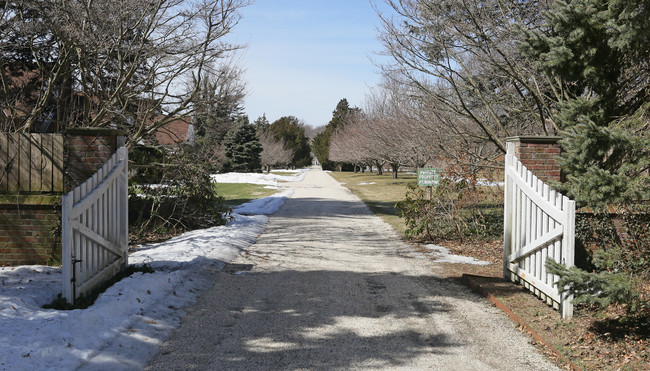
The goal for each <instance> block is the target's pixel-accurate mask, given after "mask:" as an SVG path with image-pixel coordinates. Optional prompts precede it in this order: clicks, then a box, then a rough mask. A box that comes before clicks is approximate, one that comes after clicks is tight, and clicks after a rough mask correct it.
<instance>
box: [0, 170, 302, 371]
mask: <svg viewBox="0 0 650 371" xmlns="http://www.w3.org/2000/svg"><path fill="white" fill-rule="evenodd" d="M306 171H307V170H299V171H296V172H293V173H289V172H287V174H286V175H282V176H278V175H273V174H220V175H216V176H215V180H216V181H217V182H221V183H226V182H228V183H257V184H266V185H269V186H272V187H277V188H282V185H281V183H280V182H282V181H285V182H286V181H299V180H301V179H302V178H303V177H304V175H305V173H306ZM290 196H291V190H288V189H284V190H282V191H280V192H278V193H276V194H275V195H273V196H271V197H267V198H264V199H259V200H254V201H251V202H249V203H247V204H244V205H241V206H240V207H238V208H237V209H235V210H234V214H233V215H234V220H233V221H231V222H229V223H228V224H227V225H225V226H219V227H214V228H208V229H203V230H196V231H192V232H188V233H185V234H183V235H181V236H178V237H176V238H173V239H171V240H169V241H166V242H163V243H159V244H153V245H147V246H142V247H140V248H138V249H136V251H135V252H133V253H132V254H131V255H130V256H129V263H130V264H142V263H147V264H149V265H150V266H151V267H153V268H154V269H155V272H154V273H150V274H143V273H136V274H134V275H132V276H130V277H128V278H125V279H123V280H122V281H120V282H118V283H117V284H115V285H113V286H112V287H110V288H109V289H108V290H107V291H106V292H104V293H103V294H101V295H100V297H99V298H98V299H97V301H96V302H95V303H94V304H93V305H92V306H91V307H89V308H88V309H83V310H72V311H59V310H52V309H43V308H42V306H43V305H44V304H49V303H51V302H52V301H53V300H54V299H55V298H56V297H57V294H59V293H60V292H61V276H62V274H61V269H60V268H53V267H47V266H19V267H3V268H0V282H1V285H0V370H32V371H35V370H71V369H78V368H80V369H88V370H97V369H104V370H122V369H141V368H142V367H143V366H144V365H145V364H146V362H147V361H148V360H149V359H150V358H151V357H152V356H153V355H154V354H155V353H156V351H157V350H158V347H159V346H160V344H161V342H162V341H163V340H164V339H165V338H166V337H167V336H168V334H169V333H170V331H171V330H172V329H173V328H175V327H177V326H178V325H179V323H180V319H181V318H182V316H183V315H184V312H183V308H185V307H187V306H189V305H191V304H192V303H194V302H195V301H196V299H197V297H198V295H199V294H200V293H201V292H202V291H203V290H205V289H207V288H208V287H209V286H210V285H211V284H212V283H213V281H212V279H211V277H212V275H210V274H209V273H210V272H212V271H215V270H219V269H222V268H223V267H224V266H225V265H226V263H228V262H229V261H231V260H232V259H234V258H235V257H237V256H238V255H239V254H240V253H241V251H242V250H243V249H245V248H246V247H248V246H249V245H250V244H252V243H253V242H255V240H256V239H257V236H258V235H259V234H260V233H261V232H262V231H263V230H264V227H265V225H266V223H267V221H268V217H267V216H266V215H269V214H272V213H274V212H275V211H276V210H277V209H278V208H279V207H280V206H281V205H282V204H283V203H284V201H285V200H286V199H287V198H288V197H290Z"/></svg>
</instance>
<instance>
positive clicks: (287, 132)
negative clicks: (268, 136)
mask: <svg viewBox="0 0 650 371" xmlns="http://www.w3.org/2000/svg"><path fill="white" fill-rule="evenodd" d="M269 131H270V132H271V133H272V134H273V136H274V137H275V139H277V140H281V141H282V142H283V143H284V146H285V147H286V148H287V149H290V150H291V151H292V152H293V160H292V161H291V166H295V167H303V166H309V165H310V164H311V154H310V152H311V148H310V147H309V139H307V137H306V136H305V128H304V124H302V123H301V122H300V121H299V120H298V118H296V117H294V116H284V117H281V118H279V119H277V120H275V121H273V123H272V124H271V126H270V127H269Z"/></svg>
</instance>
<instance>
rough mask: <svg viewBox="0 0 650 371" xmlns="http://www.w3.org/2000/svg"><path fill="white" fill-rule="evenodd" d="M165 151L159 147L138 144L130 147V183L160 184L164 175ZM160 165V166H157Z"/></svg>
mask: <svg viewBox="0 0 650 371" xmlns="http://www.w3.org/2000/svg"><path fill="white" fill-rule="evenodd" d="M165 159H166V155H165V153H164V152H163V151H162V150H161V149H160V148H157V147H151V146H144V145H136V146H133V147H132V148H130V149H129V170H130V174H129V183H130V184H158V183H160V181H161V180H162V177H163V168H162V164H163V163H164V162H165ZM156 165H158V166H156Z"/></svg>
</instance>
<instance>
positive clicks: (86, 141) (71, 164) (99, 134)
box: [64, 128, 125, 192]
mask: <svg viewBox="0 0 650 371" xmlns="http://www.w3.org/2000/svg"><path fill="white" fill-rule="evenodd" d="M124 143H125V140H124V132H123V131H121V130H115V129H103V128H77V129H69V130H67V131H66V135H65V161H64V163H65V182H64V186H65V192H69V191H71V190H72V189H74V188H75V187H76V186H78V185H79V184H81V183H83V182H85V181H86V180H87V179H88V178H90V177H91V176H93V174H94V173H96V172H97V170H99V169H100V168H101V167H102V166H104V164H105V163H106V161H108V159H110V158H111V156H112V155H113V154H114V153H115V151H116V150H117V149H118V148H119V147H120V146H123V145H124Z"/></svg>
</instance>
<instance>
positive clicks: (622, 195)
mask: <svg viewBox="0 0 650 371" xmlns="http://www.w3.org/2000/svg"><path fill="white" fill-rule="evenodd" d="M645 3H646V4H645V5H644V1H643V0H632V1H621V0H619V1H609V0H574V1H570V2H566V1H557V2H556V3H554V6H553V9H552V11H551V12H549V13H548V14H547V28H546V30H547V32H543V31H539V30H536V31H530V32H528V33H527V35H526V36H527V42H526V43H524V44H523V47H522V51H523V52H524V54H526V55H527V56H529V57H530V58H532V59H533V60H535V61H537V62H538V65H539V67H540V68H542V69H543V70H544V71H545V72H546V73H547V75H548V76H549V78H551V79H554V80H559V81H561V82H562V89H563V92H562V94H559V95H558V96H559V97H560V101H559V102H558V112H557V114H556V115H555V117H554V120H555V123H556V125H557V126H558V127H559V128H561V129H562V130H563V132H562V133H561V134H562V135H563V136H564V137H565V138H564V140H563V141H562V145H563V148H564V150H565V152H564V154H563V156H562V158H561V159H560V163H561V166H562V167H563V170H564V171H565V173H566V174H567V181H566V183H564V184H563V185H561V186H560V187H561V188H562V189H563V190H564V191H566V192H567V193H568V194H569V195H570V196H571V197H573V198H574V199H575V200H576V201H577V202H578V203H579V204H580V205H589V206H591V207H594V208H599V207H604V206H606V205H607V204H610V203H619V204H620V203H634V202H635V201H638V200H642V199H648V197H650V177H648V169H649V168H650V160H649V157H650V152H649V151H650V134H649V133H650V130H648V126H649V125H650V120H649V116H648V111H649V109H650V69H649V68H648V60H650V47H649V43H648V40H650V26H649V24H650V22H648V21H647V20H648V19H650V8H648V7H647V1H646V2H645Z"/></svg>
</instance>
